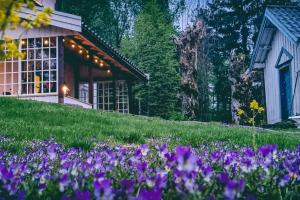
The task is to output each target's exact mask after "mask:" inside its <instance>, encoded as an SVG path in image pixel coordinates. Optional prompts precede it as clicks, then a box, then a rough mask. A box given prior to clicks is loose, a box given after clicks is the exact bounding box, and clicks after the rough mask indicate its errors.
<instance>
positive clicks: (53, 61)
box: [51, 59, 56, 70]
mask: <svg viewBox="0 0 300 200" xmlns="http://www.w3.org/2000/svg"><path fill="white" fill-rule="evenodd" d="M51 69H52V70H55V69H56V60H53V59H52V60H51Z"/></svg>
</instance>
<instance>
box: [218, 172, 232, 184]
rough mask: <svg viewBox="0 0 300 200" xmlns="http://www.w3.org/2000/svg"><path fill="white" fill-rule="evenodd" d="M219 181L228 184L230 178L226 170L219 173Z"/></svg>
mask: <svg viewBox="0 0 300 200" xmlns="http://www.w3.org/2000/svg"><path fill="white" fill-rule="evenodd" d="M219 181H220V183H221V184H223V185H226V184H227V183H228V182H229V181H230V178H229V176H228V174H227V173H226V172H221V173H220V175H219Z"/></svg>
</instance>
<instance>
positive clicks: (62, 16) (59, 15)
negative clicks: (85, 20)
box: [18, 6, 82, 32]
mask: <svg viewBox="0 0 300 200" xmlns="http://www.w3.org/2000/svg"><path fill="white" fill-rule="evenodd" d="M36 9H37V11H42V10H43V7H39V6H37V7H36ZM18 15H19V16H20V17H21V18H22V19H26V17H28V16H32V17H33V18H34V17H36V12H34V11H32V10H30V9H28V8H26V7H23V8H22V10H21V11H20V12H19V13H18ZM50 25H51V26H56V27H59V28H63V29H68V30H71V31H76V32H81V31H82V30H81V17H80V16H77V15H72V14H68V13H64V12H59V11H53V13H52V16H51V24H50Z"/></svg>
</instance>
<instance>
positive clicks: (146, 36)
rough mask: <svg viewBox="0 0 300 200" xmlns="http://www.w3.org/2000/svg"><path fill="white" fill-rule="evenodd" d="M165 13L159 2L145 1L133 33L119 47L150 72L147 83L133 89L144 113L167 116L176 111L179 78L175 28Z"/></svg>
mask: <svg viewBox="0 0 300 200" xmlns="http://www.w3.org/2000/svg"><path fill="white" fill-rule="evenodd" d="M165 13H166V11H165V10H163V9H162V8H161V7H160V5H159V4H158V2H156V1H150V2H148V3H147V4H146V6H145V7H144V10H143V11H142V12H141V13H140V14H139V15H138V16H137V19H136V22H135V26H134V33H133V36H132V37H128V38H126V39H124V40H123V42H122V44H121V47H122V51H123V52H124V54H126V55H127V56H128V57H129V58H130V59H131V60H133V61H134V62H135V63H136V64H137V65H138V66H139V67H140V68H141V69H142V70H143V71H144V72H145V73H148V74H150V81H149V83H148V84H146V85H139V86H137V88H136V93H137V95H136V97H137V98H138V99H140V100H141V102H142V105H143V106H144V107H143V109H142V110H143V114H149V115H150V116H160V117H163V118H168V116H169V115H170V113H172V112H174V111H179V106H178V101H179V99H178V97H177V94H178V92H179V83H180V80H179V72H178V69H179V63H178V60H177V55H176V49H175V46H174V44H173V42H172V36H173V34H174V29H173V26H172V24H171V22H169V20H168V16H167V15H166V14H165ZM154 16H155V17H154Z"/></svg>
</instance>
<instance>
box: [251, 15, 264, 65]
mask: <svg viewBox="0 0 300 200" xmlns="http://www.w3.org/2000/svg"><path fill="white" fill-rule="evenodd" d="M266 23H267V18H266V17H264V19H263V22H262V25H261V27H260V30H259V34H258V38H257V42H256V44H255V48H254V51H253V54H252V58H251V62H250V71H252V70H253V69H254V65H255V59H256V56H257V52H258V49H259V47H260V42H261V39H262V36H263V31H264V29H265V27H266Z"/></svg>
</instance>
